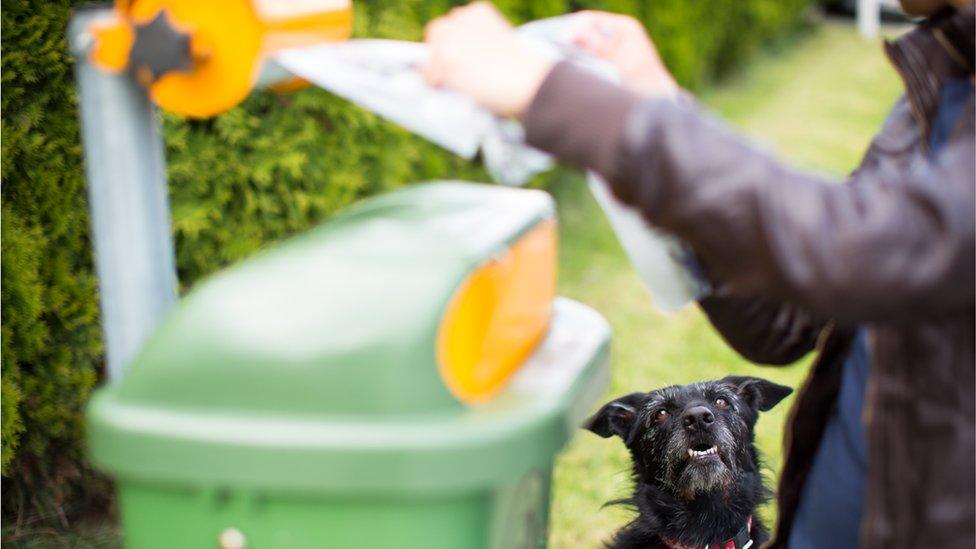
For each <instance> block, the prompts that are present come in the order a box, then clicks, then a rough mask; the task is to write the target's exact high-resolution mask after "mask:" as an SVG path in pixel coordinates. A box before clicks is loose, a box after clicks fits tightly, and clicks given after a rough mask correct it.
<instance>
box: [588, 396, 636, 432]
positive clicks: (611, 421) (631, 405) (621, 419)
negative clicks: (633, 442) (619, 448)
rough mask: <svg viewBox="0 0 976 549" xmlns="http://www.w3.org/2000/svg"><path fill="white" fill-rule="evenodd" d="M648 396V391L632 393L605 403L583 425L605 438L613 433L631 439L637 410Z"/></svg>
mask: <svg viewBox="0 0 976 549" xmlns="http://www.w3.org/2000/svg"><path fill="white" fill-rule="evenodd" d="M646 398H647V393H631V394H629V395H627V396H622V397H620V398H618V399H616V400H611V401H610V402H608V403H606V404H604V405H603V408H600V411H598V412H597V413H595V414H593V417H591V418H590V419H588V420H586V423H584V424H583V427H585V428H586V429H589V430H590V431H593V432H594V433H596V434H598V435H600V436H601V437H603V438H610V437H611V436H613V435H617V436H618V437H620V438H622V439H624V441H625V442H626V441H628V440H629V435H630V430H631V429H632V428H633V427H634V421H635V420H636V419H637V410H638V409H639V408H640V406H641V403H642V402H643V401H644V399H646Z"/></svg>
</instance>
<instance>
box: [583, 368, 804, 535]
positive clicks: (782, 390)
mask: <svg viewBox="0 0 976 549" xmlns="http://www.w3.org/2000/svg"><path fill="white" fill-rule="evenodd" d="M791 392H793V390H792V389H790V388H789V387H786V386H783V385H778V384H776V383H772V382H770V381H766V380H764V379H758V378H754V377H737V376H729V377H726V378H724V379H721V380H718V381H706V382H701V383H693V384H691V385H685V386H683V387H678V386H673V387H665V388H663V389H658V390H656V391H652V392H650V393H633V394H630V395H627V396H624V397H621V398H618V399H617V400H614V401H612V402H608V403H607V404H606V405H604V406H603V408H601V409H600V411H599V412H597V413H596V414H595V415H594V416H593V417H592V418H590V419H589V421H587V423H586V428H587V429H589V430H590V431H593V432H594V433H596V434H598V435H600V436H601V437H604V438H609V437H610V436H612V435H617V436H619V437H620V438H621V439H623V441H624V444H626V445H627V448H628V449H629V450H630V455H631V458H632V459H633V462H634V481H635V483H636V490H635V491H634V495H633V497H631V498H628V499H624V500H618V501H614V502H611V503H623V504H628V505H632V506H633V507H635V508H636V509H637V512H638V515H637V518H635V519H634V520H633V521H632V522H631V523H630V524H628V525H627V526H625V527H624V528H623V529H622V530H620V531H619V532H617V534H616V536H615V537H614V539H613V541H612V542H611V543H610V545H609V547H613V548H630V547H650V548H669V549H685V548H689V549H690V548H701V549H705V548H708V549H713V548H714V549H733V548H734V549H744V548H746V547H752V548H753V549H758V548H759V546H760V545H762V543H763V542H765V541H766V540H767V539H768V537H769V533H768V532H767V530H766V527H765V526H764V525H763V524H762V521H761V520H760V519H759V517H758V515H756V508H757V507H758V506H759V505H761V504H762V503H764V502H765V501H766V500H767V499H768V498H769V493H768V490H767V489H766V488H765V486H764V484H763V479H762V474H761V473H760V471H759V466H760V462H759V454H758V453H757V451H756V448H755V446H754V444H753V441H754V437H753V427H754V426H755V424H756V419H758V417H759V412H761V411H762V412H765V411H767V410H769V409H771V408H772V407H773V406H775V405H776V404H777V403H778V402H779V401H781V400H783V398H785V397H786V396H787V395H789V394H790V393H791Z"/></svg>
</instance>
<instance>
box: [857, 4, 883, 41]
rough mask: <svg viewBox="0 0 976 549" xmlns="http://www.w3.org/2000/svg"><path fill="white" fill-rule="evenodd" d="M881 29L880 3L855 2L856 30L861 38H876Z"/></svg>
mask: <svg viewBox="0 0 976 549" xmlns="http://www.w3.org/2000/svg"><path fill="white" fill-rule="evenodd" d="M880 29H881V1H880V0H857V30H858V32H860V33H861V36H862V37H863V38H867V39H874V38H877V37H878V32H879V31H880Z"/></svg>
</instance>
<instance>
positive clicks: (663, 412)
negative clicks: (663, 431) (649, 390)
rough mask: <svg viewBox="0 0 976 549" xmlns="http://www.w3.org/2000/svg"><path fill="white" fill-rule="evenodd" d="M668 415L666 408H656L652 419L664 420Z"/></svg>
mask: <svg viewBox="0 0 976 549" xmlns="http://www.w3.org/2000/svg"><path fill="white" fill-rule="evenodd" d="M669 415H670V414H668V411H667V410H664V409H661V410H658V411H657V412H655V413H654V421H664V420H666V419H668V416H669Z"/></svg>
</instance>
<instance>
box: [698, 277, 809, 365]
mask: <svg viewBox="0 0 976 549" xmlns="http://www.w3.org/2000/svg"><path fill="white" fill-rule="evenodd" d="M699 305H700V306H701V308H702V311H704V312H705V314H706V315H707V316H708V320H709V321H710V322H711V323H712V326H714V327H715V329H716V330H717V331H718V333H719V334H720V335H721V336H722V339H724V340H725V342H726V343H728V345H729V346H730V347H732V348H733V349H735V351H736V352H737V353H739V354H740V355H742V357H743V358H745V359H746V360H749V361H750V362H755V363H757V364H769V365H776V366H782V365H786V364H792V363H793V362H796V361H797V360H799V359H801V358H803V356H804V355H806V354H807V353H808V352H810V351H812V350H813V349H814V348H815V347H816V345H817V341H818V338H819V336H820V332H821V331H822V330H823V328H824V326H825V325H826V323H825V322H823V321H820V320H818V319H814V318H812V317H811V316H810V315H809V314H807V312H806V311H803V310H802V309H800V308H799V307H797V306H795V305H793V304H790V303H777V302H770V301H767V300H764V299H762V298H759V297H743V296H736V295H730V294H725V293H716V294H713V295H710V296H708V297H706V298H704V299H702V300H701V301H700V302H699Z"/></svg>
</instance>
